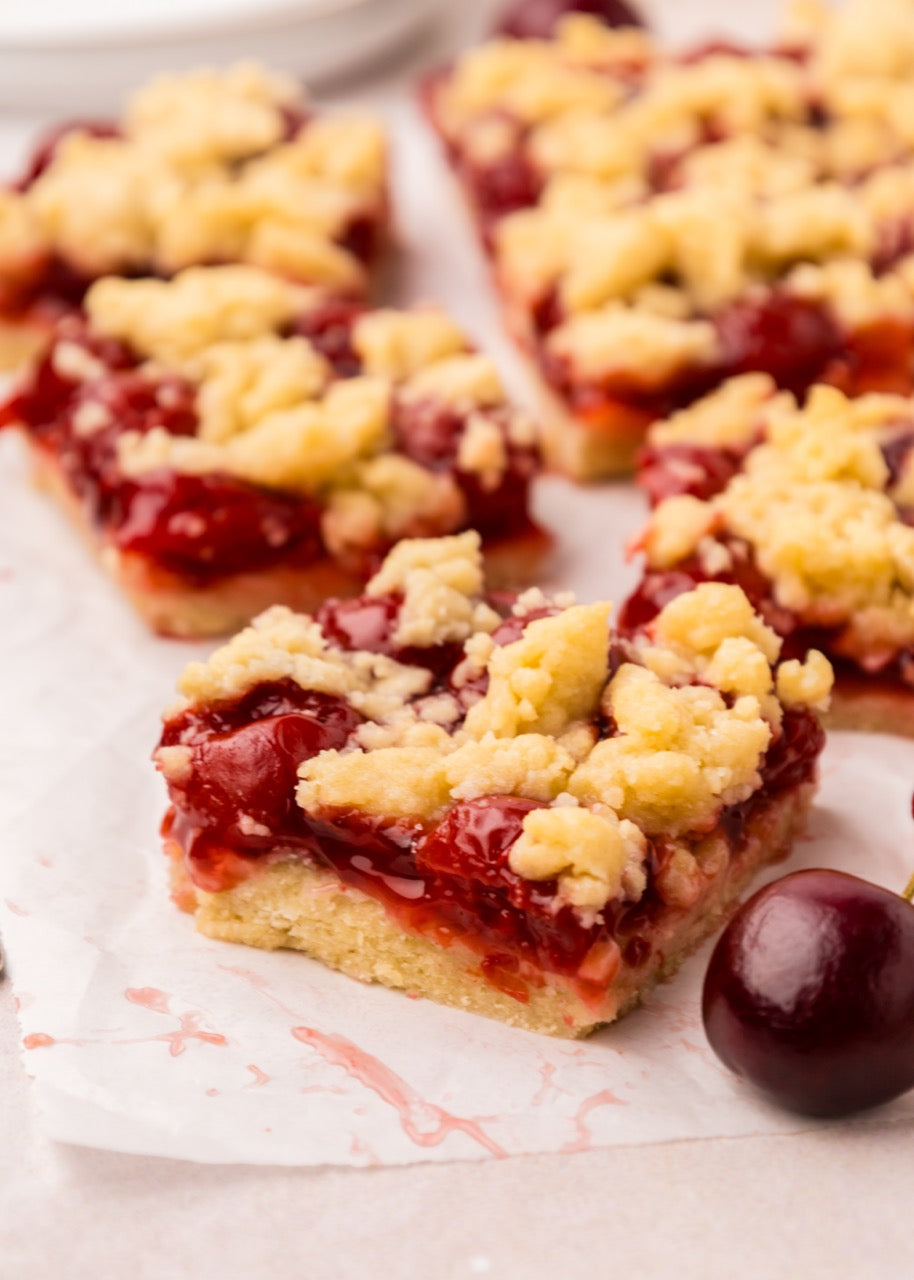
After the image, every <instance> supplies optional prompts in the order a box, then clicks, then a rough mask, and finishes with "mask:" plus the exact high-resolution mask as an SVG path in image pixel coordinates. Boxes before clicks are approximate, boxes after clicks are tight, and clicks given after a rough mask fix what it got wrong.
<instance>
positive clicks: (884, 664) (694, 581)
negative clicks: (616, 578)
mask: <svg viewBox="0 0 914 1280" xmlns="http://www.w3.org/2000/svg"><path fill="white" fill-rule="evenodd" d="M912 444H914V437H912V438H911V440H910V442H909V447H910V445H912ZM680 492H681V490H680ZM906 522H907V523H911V521H910V520H909V521H906ZM715 540H716V541H717V542H719V543H721V544H722V545H723V546H724V547H725V548H726V549H727V551H728V552H729V553H730V560H731V567H730V568H729V569H727V570H725V571H722V572H716V573H709V572H708V571H707V569H705V568H704V566H703V564H702V562H701V559H700V557H699V556H697V555H693V556H690V557H688V558H687V559H685V560H683V561H681V562H680V563H679V564H677V565H676V567H675V568H673V569H662V570H655V569H648V570H647V571H646V572H645V574H644V577H643V578H642V580H641V582H640V583H639V584H638V586H637V587H636V588H635V590H634V591H633V592H632V594H631V595H630V596H629V597H628V599H627V600H626V601H625V603H624V604H623V606H622V608H621V610H620V613H619V621H618V627H619V631H620V633H621V634H622V635H623V636H627V637H631V636H633V635H636V634H638V633H639V632H642V631H644V629H645V628H646V627H648V626H649V625H650V623H651V622H652V621H653V619H654V618H655V617H656V616H657V614H658V613H659V612H660V610H661V609H662V608H663V607H664V605H667V604H669V602H670V601H671V600H674V599H675V598H676V597H677V596H680V595H682V594H683V593H684V592H686V591H691V590H692V589H693V588H694V587H696V586H698V585H699V584H700V583H702V582H724V583H733V584H736V585H737V586H740V587H742V589H743V591H744V592H745V594H746V596H747V598H748V600H749V602H750V604H751V605H752V607H753V609H754V610H755V611H756V613H758V614H760V615H761V617H762V618H763V619H764V620H765V622H766V623H767V624H768V625H769V626H770V627H772V628H773V629H774V630H775V631H776V632H777V633H778V635H779V636H780V637H781V638H782V640H783V647H782V649H781V660H782V661H786V660H787V659H790V658H797V659H799V660H800V661H802V660H803V659H804V658H805V657H806V655H807V654H808V653H809V651H810V650H811V649H818V650H820V651H821V652H822V653H824V654H825V656H826V657H827V658H828V660H829V662H830V663H831V665H832V667H833V668H834V672H835V687H836V689H837V690H838V691H839V692H846V693H853V692H857V691H866V690H869V691H876V690H879V689H882V690H884V691H885V692H887V693H891V694H895V695H897V694H899V693H908V694H910V693H912V692H914V648H911V647H910V646H909V647H905V648H901V649H896V650H895V651H894V652H893V653H888V652H886V651H881V652H880V654H879V656H878V658H876V657H875V656H873V657H870V658H867V656H866V655H861V654H859V653H857V652H856V651H855V652H853V653H849V652H847V648H846V646H845V645H843V644H842V638H843V630H844V629H843V628H842V627H840V626H834V627H825V626H817V625H810V624H809V623H808V622H806V621H804V619H803V618H802V617H801V616H800V615H798V614H796V613H794V612H793V611H792V610H790V609H786V608H784V607H783V606H782V605H779V604H778V603H777V601H776V599H775V596H774V589H773V586H772V583H771V581H770V580H769V579H768V578H767V577H766V575H765V574H764V573H763V572H762V570H761V569H760V568H759V566H758V564H757V563H756V559H755V556H754V554H753V551H752V548H751V546H750V545H749V544H748V543H747V542H745V541H743V540H742V539H741V538H734V537H731V536H729V535H728V534H726V533H719V534H717V535H716V537H715Z"/></svg>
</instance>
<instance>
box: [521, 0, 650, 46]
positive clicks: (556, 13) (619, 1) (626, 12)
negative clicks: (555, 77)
mask: <svg viewBox="0 0 914 1280" xmlns="http://www.w3.org/2000/svg"><path fill="white" fill-rule="evenodd" d="M566 13H589V14H592V15H593V16H594V17H596V18H600V19H601V20H602V21H603V22H605V23H606V24H607V26H610V27H641V26H643V25H644V23H643V21H642V19H641V18H640V17H639V15H638V14H637V13H636V12H635V10H634V9H633V8H632V7H631V5H630V4H627V3H626V2H625V0H518V2H517V3H515V4H513V5H512V6H511V7H510V8H509V9H508V11H507V12H506V13H505V15H504V17H503V18H502V19H501V21H500V22H499V24H498V30H499V32H500V33H501V34H502V35H505V36H513V37H514V39H515V40H548V39H549V37H550V36H551V35H552V34H553V33H554V31H555V28H556V25H557V24H558V21H559V19H560V18H564V16H565V14H566Z"/></svg>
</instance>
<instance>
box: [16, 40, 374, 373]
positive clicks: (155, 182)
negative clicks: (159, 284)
mask: <svg viewBox="0 0 914 1280" xmlns="http://www.w3.org/2000/svg"><path fill="white" fill-rule="evenodd" d="M385 170H386V159H385V144H384V137H383V134H382V132H381V129H380V127H379V126H378V125H377V124H376V123H374V122H373V121H371V120H366V119H362V118H359V117H355V116H352V117H346V116H339V117H335V116H334V117H322V116H316V115H314V114H313V113H312V111H311V109H310V108H309V105H308V102H307V100H306V98H305V97H304V95H303V93H302V89H301V86H300V85H299V84H298V83H297V82H296V81H295V80H292V79H290V78H288V77H286V76H282V75H276V74H272V73H268V72H267V71H265V70H264V69H263V68H261V67H258V66H256V65H253V64H243V65H238V66H235V67H231V68H228V69H227V70H223V71H215V70H200V71H195V72H191V73H189V74H183V75H169V76H162V77H160V78H158V79H156V80H154V81H152V82H151V83H150V84H148V85H147V86H145V87H144V88H142V89H140V90H139V91H138V92H137V93H135V94H134V95H133V96H132V97H131V98H130V99H129V100H128V102H127V104H126V107H125V110H124V114H123V118H122V119H121V120H118V121H104V122H94V123H83V122H78V121H77V122H74V123H72V124H67V125H64V126H62V127H60V128H58V129H56V130H54V131H53V132H52V133H51V134H50V135H49V136H48V137H46V138H45V139H44V140H43V141H42V142H41V143H40V145H39V146H38V147H37V149H36V150H35V152H34V154H33V156H32V158H31V161H30V163H29V165H28V168H27V170H26V172H25V173H24V174H23V176H22V177H21V178H20V180H19V181H18V182H16V183H15V184H13V185H12V186H10V187H8V188H7V189H6V190H2V191H0V325H2V328H0V358H2V357H3V356H4V354H5V355H6V357H7V359H6V364H7V365H9V364H11V363H15V357H16V355H17V354H18V352H19V351H20V350H22V349H23V348H24V347H25V345H27V344H28V343H29V342H33V343H34V341H35V339H36V337H40V335H41V333H42V331H43V330H44V328H45V326H46V325H47V324H48V323H49V322H50V321H51V320H52V319H53V318H54V317H55V316H56V315H58V314H59V313H60V312H61V311H62V310H66V309H69V308H70V307H72V306H74V305H76V304H78V303H79V302H80V301H81V299H82V297H83V295H84V294H85V292H86V289H87V288H88V286H89V285H90V284H91V283H92V281H93V280H96V279H98V278H99V277H100V276H105V275H125V276H142V275H158V276H163V277H167V276H171V275H173V274H174V273H175V272H177V271H180V270H182V269H183V268H185V267H189V266H195V265H198V264H203V265H205V264H208V263H216V262H219V263H234V262H245V263H252V264H254V265H256V266H260V267H264V268H266V269H269V270H271V271H276V272H278V273H279V274H281V275H283V276H287V277H289V278H291V279H294V280H297V281H301V282H304V283H308V284H318V285H322V286H324V287H327V288H330V289H333V290H334V291H335V292H340V293H346V294H353V295H359V294H362V293H364V291H365V288H366V285H367V281H368V273H369V271H370V269H371V267H372V265H373V263H374V260H375V258H376V256H377V253H378V250H379V248H380V245H381V242H382V240H383V235H384V230H385V222H386V172H385Z"/></svg>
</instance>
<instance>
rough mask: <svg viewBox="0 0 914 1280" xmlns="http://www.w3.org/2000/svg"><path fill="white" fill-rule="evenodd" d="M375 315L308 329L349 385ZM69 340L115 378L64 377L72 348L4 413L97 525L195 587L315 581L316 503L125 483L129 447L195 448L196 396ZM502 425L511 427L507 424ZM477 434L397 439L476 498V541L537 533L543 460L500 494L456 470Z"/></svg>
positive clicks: (167, 474) (317, 318)
mask: <svg viewBox="0 0 914 1280" xmlns="http://www.w3.org/2000/svg"><path fill="white" fill-rule="evenodd" d="M361 311H362V308H360V307H358V306H357V305H355V304H352V303H348V302H328V303H327V304H325V305H323V306H321V307H319V308H316V309H313V310H312V311H311V312H310V313H309V314H307V315H304V316H302V317H300V319H299V320H298V321H297V322H296V325H295V327H294V328H295V331H297V332H300V333H302V334H303V335H305V336H306V337H307V338H308V339H309V340H310V341H312V342H313V343H314V344H315V346H316V347H317V348H318V350H320V351H321V352H322V353H323V354H324V355H325V356H326V357H327V358H328V360H330V362H331V363H332V364H333V365H334V368H335V370H336V372H337V373H338V374H339V375H340V376H350V375H353V374H356V373H358V372H359V371H360V369H361V362H360V361H359V360H358V358H357V356H356V353H355V351H354V348H353V346H352V340H351V333H352V323H353V321H354V320H355V318H356V317H357V316H358V315H360V314H361ZM60 338H61V340H65V341H66V342H67V343H68V344H70V345H72V346H73V347H75V348H77V349H80V348H81V349H83V350H84V351H85V352H86V356H87V358H89V357H91V359H92V360H94V361H96V362H97V363H98V364H99V365H100V366H102V367H103V370H104V371H103V372H102V373H100V374H97V375H90V376H89V377H88V378H87V379H86V380H85V381H82V382H77V381H76V380H75V379H74V378H71V377H69V376H67V374H66V373H65V372H63V373H62V372H61V371H60V365H61V362H60V360H59V358H58V357H57V352H58V351H59V346H58V347H57V348H55V349H54V350H52V351H51V352H50V353H49V354H47V355H46V356H45V357H44V358H43V359H42V360H41V361H40V362H39V363H38V364H37V366H36V367H35V369H34V370H33V371H32V372H31V373H30V374H29V375H28V376H27V378H26V380H25V382H24V384H23V385H22V386H21V388H20V389H19V390H18V391H17V392H16V394H15V395H13V396H12V397H11V398H10V399H9V400H8V401H7V402H6V403H0V427H2V426H3V425H7V424H24V425H25V427H26V429H27V431H28V432H29V434H30V435H31V436H32V437H33V439H34V440H35V442H36V443H37V444H39V445H40V446H42V447H43V448H45V449H46V450H47V451H48V452H49V453H50V454H51V455H52V456H53V457H54V458H55V460H56V461H57V463H58V464H59V465H60V467H61V469H62V470H63V472H64V474H65V475H66V477H67V479H68V481H69V483H70V485H71V487H72V489H73V490H74V492H75V493H76V494H77V495H78V496H79V497H80V498H81V499H82V500H83V501H84V503H85V504H86V507H87V511H88V514H89V517H90V518H91V519H92V520H93V521H94V522H95V523H96V524H99V525H101V526H103V527H104V528H106V529H107V531H108V532H109V534H110V536H111V538H112V541H113V542H114V544H115V545H116V546H117V547H118V548H120V549H121V550H122V551H128V552H131V553H135V554H137V555H141V556H143V557H144V558H145V559H146V560H148V561H149V562H150V563H151V564H152V565H153V566H155V567H158V568H160V569H162V570H163V571H165V572H167V573H171V574H174V575H177V576H179V577H182V578H184V579H185V580H186V581H188V582H189V583H195V584H202V583H206V582H211V581H213V580H215V579H217V578H219V577H225V576H227V575H230V574H234V573H243V572H245V571H256V570H261V569H264V568H267V567H269V566H271V565H274V564H278V563H280V562H282V563H287V564H289V565H294V566H302V567H306V566H308V565H310V564H312V563H314V562H315V561H317V560H320V559H321V558H323V557H324V556H325V555H326V552H325V550H324V545H323V539H322V536H321V515H322V510H323V508H322V506H321V505H320V503H319V502H317V501H314V500H311V499H309V498H308V497H306V496H304V495H302V494H298V493H291V492H285V491H282V490H276V489H269V488H266V487H264V486H261V485H254V484H249V483H247V482H245V481H244V480H240V479H236V478H234V477H233V476H230V475H228V474H219V473H211V474H207V475H203V476H193V475H185V474H179V473H177V472H174V471H172V470H170V469H166V468H162V469H159V470H155V471H150V472H147V473H145V474H144V475H142V476H140V477H137V478H134V479H131V478H129V477H127V476H125V475H124V473H123V472H122V471H121V468H120V465H119V462H118V441H119V438H120V437H121V436H122V435H124V434H125V433H126V432H138V433H140V434H142V433H145V432H148V431H150V430H152V429H153V428H161V429H163V430H165V431H167V432H168V433H169V434H171V435H180V436H186V435H193V433H194V432H195V430H196V427H197V414H196V405H195V396H196V392H195V389H194V387H193V386H191V385H190V384H189V383H186V382H184V381H183V380H182V379H180V378H178V377H175V376H169V375H157V376H152V375H150V374H148V373H147V372H145V371H142V370H140V369H139V368H138V367H137V360H136V358H135V357H134V355H133V354H132V352H131V351H130V350H129V348H127V347H126V346H124V344H122V343H120V342H115V341H112V340H108V339H98V338H95V337H94V336H93V335H91V334H90V333H89V332H88V331H87V329H86V327H85V323H84V322H83V321H82V320H80V319H77V318H76V317H74V318H72V320H68V321H67V322H66V324H65V325H64V326H63V327H62V329H61V333H60ZM492 414H493V417H494V420H495V421H496V422H500V421H501V419H500V418H499V416H498V412H497V411H496V410H493V411H492ZM98 419H101V425H99V423H98ZM86 421H89V423H90V425H89V428H88V429H87V428H86V426H85V423H86ZM464 426H465V420H464V419H462V418H460V417H459V416H458V415H456V414H453V413H452V412H451V411H450V410H448V409H446V408H443V407H442V406H441V405H432V404H428V403H426V404H425V405H424V406H418V407H417V408H416V409H414V410H410V409H409V408H407V407H406V406H400V407H399V409H398V411H397V413H396V423H395V434H396V435H397V436H399V438H400V439H399V443H400V446H401V447H402V448H403V450H404V452H405V453H406V454H407V456H410V457H414V458H416V460H417V461H421V462H422V464H423V465H427V466H429V467H430V468H431V469H432V470H436V471H446V472H449V473H450V474H452V475H453V476H454V478H455V480H456V482H457V484H458V485H459V486H460V487H461V489H462V490H463V493H464V498H465V513H466V518H465V527H470V526H472V527H475V528H477V529H479V530H480V532H481V533H482V534H483V536H485V537H489V538H497V537H502V536H510V535H512V534H514V533H519V532H523V531H524V530H526V529H528V528H530V519H529V517H528V515H527V496H528V491H529V484H530V478H531V477H532V475H533V473H534V471H535V469H536V460H537V459H536V453H535V451H534V450H533V449H529V448H522V447H517V446H514V445H513V444H509V446H508V461H507V466H506V469H505V471H504V473H503V474H502V476H501V478H500V481H499V483H497V484H496V485H495V486H494V488H492V489H489V488H488V487H487V486H486V484H485V483H484V482H483V481H481V480H480V479H479V478H478V477H477V476H475V475H473V474H470V473H467V472H463V471H461V470H460V469H459V468H458V467H457V465H456V460H457V455H458V451H459V443H460V436H461V433H462V431H463V428H464ZM505 429H506V428H505ZM385 549H386V547H385V545H380V544H379V545H378V546H376V547H372V548H369V549H366V553H365V556H364V566H363V567H364V571H365V573H366V576H367V573H368V572H370V571H371V569H372V568H373V567H374V566H375V565H376V563H377V559H378V557H379V556H380V555H381V554H383V552H384V550H385Z"/></svg>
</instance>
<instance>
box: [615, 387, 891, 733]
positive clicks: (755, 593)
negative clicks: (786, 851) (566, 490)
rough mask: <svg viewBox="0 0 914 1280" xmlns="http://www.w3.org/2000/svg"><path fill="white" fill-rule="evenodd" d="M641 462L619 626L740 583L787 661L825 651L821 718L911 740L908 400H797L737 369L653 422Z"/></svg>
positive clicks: (626, 627)
mask: <svg viewBox="0 0 914 1280" xmlns="http://www.w3.org/2000/svg"><path fill="white" fill-rule="evenodd" d="M641 461H642V473H641V478H642V480H643V483H644V485H645V487H646V488H647V489H648V491H649V493H650V495H651V497H652V499H653V501H654V502H655V503H656V504H657V505H656V506H655V508H654V510H653V512H652V515H651V517H650V520H649V523H648V525H647V528H646V530H645V532H644V533H643V535H642V536H641V537H640V538H639V540H638V543H637V545H638V546H639V547H640V548H641V549H642V550H643V552H644V555H645V558H646V561H647V563H646V568H645V573H644V577H643V580H642V582H641V584H640V586H639V587H638V588H637V590H636V591H635V593H634V595H633V596H632V597H631V598H630V599H629V600H628V601H627V603H626V604H625V606H624V607H623V610H622V615H621V619H620V625H621V627H622V629H623V631H625V632H626V633H627V634H628V633H631V632H633V631H635V632H636V631H637V630H638V629H639V628H640V627H643V626H644V625H646V624H649V623H650V620H651V619H652V618H653V617H654V616H655V615H656V614H657V613H658V612H659V611H661V610H662V609H663V608H664V606H667V605H668V602H669V601H670V600H672V599H674V598H675V597H676V596H677V595H678V594H679V593H680V592H687V591H691V590H693V589H694V587H695V586H696V584H698V583H704V582H708V581H716V582H722V583H735V584H738V585H739V586H740V587H742V589H743V590H744V591H745V593H746V595H747V597H748V598H749V599H750V600H751V602H752V604H753V607H754V608H755V609H756V610H757V612H758V613H759V614H760V615H761V617H763V618H764V619H765V621H766V622H767V623H768V625H769V626H771V627H772V628H773V629H774V630H775V631H776V632H778V634H779V635H780V636H781V637H782V638H783V642H784V649H783V652H784V654H785V656H787V657H791V658H800V659H802V658H803V656H804V655H805V654H806V653H807V652H808V651H809V650H810V649H811V648H815V649H818V650H821V651H822V652H824V653H825V654H826V655H827V656H828V658H829V659H830V660H831V662H832V663H833V665H834V668H835V675H836V685H835V697H834V711H833V720H832V722H833V723H836V724H839V725H843V726H845V727H849V728H861V729H874V730H886V731H889V732H897V733H905V734H908V735H912V736H914V527H912V524H914V399H912V398H909V397H903V396H893V395H880V394H870V395H864V396H860V397H859V398H857V399H855V400H850V399H848V398H847V397H846V396H844V395H843V394H842V393H841V392H840V391H838V390H837V389H836V388H834V387H814V388H813V389H812V390H811V391H810V393H809V395H808V397H807V400H806V403H805V406H804V407H802V408H800V407H798V405H797V403H796V400H795V399H794V397H793V396H792V395H790V394H789V393H788V392H783V391H781V392H778V391H777V390H776V388H775V386H774V384H773V382H772V381H771V380H770V379H769V378H766V377H764V376H763V375H759V374H748V375H745V376H744V377H742V378H737V379H734V380H732V381H731V382H729V383H727V384H725V385H724V386H723V387H722V388H720V389H719V390H718V391H716V392H714V393H712V394H711V395H709V396H708V397H706V398H705V399H703V400H701V401H698V402H697V403H696V404H694V405H692V406H691V407H690V408H688V409H684V410H682V411H680V412H679V413H678V414H676V415H674V416H673V417H672V418H671V419H670V420H669V421H668V422H665V423H662V424H657V425H655V426H654V427H653V428H652V429H651V432H650V435H649V443H648V445H647V446H646V448H645V449H644V450H643V453H642V459H641Z"/></svg>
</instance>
